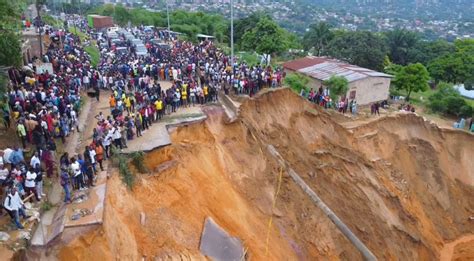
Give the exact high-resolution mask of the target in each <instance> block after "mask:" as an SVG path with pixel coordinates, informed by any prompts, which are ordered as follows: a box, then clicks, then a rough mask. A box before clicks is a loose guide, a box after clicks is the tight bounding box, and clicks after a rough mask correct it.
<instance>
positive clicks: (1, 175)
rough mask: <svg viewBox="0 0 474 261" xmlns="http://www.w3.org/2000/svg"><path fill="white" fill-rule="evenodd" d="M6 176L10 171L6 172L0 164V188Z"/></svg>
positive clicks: (5, 168)
mask: <svg viewBox="0 0 474 261" xmlns="http://www.w3.org/2000/svg"><path fill="white" fill-rule="evenodd" d="M8 174H10V171H8V168H7V167H5V166H4V165H3V163H2V164H0V186H3V185H4V183H5V181H6V180H7V178H8Z"/></svg>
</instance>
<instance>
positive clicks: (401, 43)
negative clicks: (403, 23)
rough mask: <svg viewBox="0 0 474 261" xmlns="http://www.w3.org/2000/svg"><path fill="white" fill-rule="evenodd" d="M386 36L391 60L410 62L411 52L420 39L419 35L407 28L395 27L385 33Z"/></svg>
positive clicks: (394, 61) (402, 62) (400, 62)
mask: <svg viewBox="0 0 474 261" xmlns="http://www.w3.org/2000/svg"><path fill="white" fill-rule="evenodd" d="M385 36H386V38H387V45H388V48H389V55H390V60H391V61H392V62H393V63H396V64H400V65H406V64H408V63H409V62H410V57H409V56H410V52H411V50H412V49H413V48H414V47H415V46H416V44H417V43H418V41H419V37H418V35H417V34H416V33H414V32H411V31H408V30H406V29H395V30H393V31H389V32H387V33H385Z"/></svg>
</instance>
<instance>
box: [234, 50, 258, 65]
mask: <svg viewBox="0 0 474 261" xmlns="http://www.w3.org/2000/svg"><path fill="white" fill-rule="evenodd" d="M236 56H237V57H238V59H239V61H242V62H245V63H246V64H248V65H250V66H253V65H257V64H260V59H259V58H258V56H257V54H256V53H250V52H239V53H237V55H236Z"/></svg>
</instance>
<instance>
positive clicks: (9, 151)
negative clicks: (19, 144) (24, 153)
mask: <svg viewBox="0 0 474 261" xmlns="http://www.w3.org/2000/svg"><path fill="white" fill-rule="evenodd" d="M12 152H13V150H12V149H10V148H6V149H4V150H3V160H4V164H11V162H10V156H11V154H12Z"/></svg>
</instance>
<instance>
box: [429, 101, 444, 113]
mask: <svg viewBox="0 0 474 261" xmlns="http://www.w3.org/2000/svg"><path fill="white" fill-rule="evenodd" d="M429 107H430V109H431V111H433V112H438V113H442V114H445V113H446V108H447V106H446V103H444V102H443V100H434V101H431V102H430V104H429Z"/></svg>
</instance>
